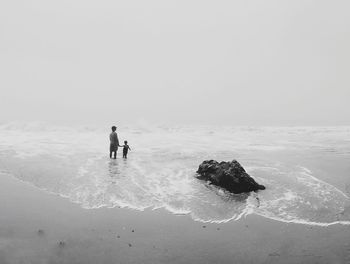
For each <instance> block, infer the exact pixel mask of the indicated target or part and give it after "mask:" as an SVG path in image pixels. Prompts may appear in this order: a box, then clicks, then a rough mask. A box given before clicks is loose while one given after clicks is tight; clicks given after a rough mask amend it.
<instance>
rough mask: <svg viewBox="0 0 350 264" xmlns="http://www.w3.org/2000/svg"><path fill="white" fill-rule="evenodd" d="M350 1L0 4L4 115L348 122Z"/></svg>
mask: <svg viewBox="0 0 350 264" xmlns="http://www.w3.org/2000/svg"><path fill="white" fill-rule="evenodd" d="M349 10H350V2H349V1H347V0H344V1H338V0H335V1H323V0H318V1H310V0H293V1H292V0H289V1H285V0H273V1H272V0H267V1H261V0H250V1H246V0H245V1H243V0H242V1H232V0H230V1H203V0H201V1H199V0H198V1H197V0H196V1H194V0H186V1H182V0H177V1H167V0H157V1H155V0H148V1H145V0H138V1H116V0H99V1H97V0H95V1H91V0H60V1H48V0H11V1H1V3H0V72H1V78H0V89H1V99H0V100H1V102H0V121H11V120H25V121H30V120H42V121H52V122H63V123H69V122H82V123H87V122H100V121H103V122H109V121H111V122H122V123H128V122H130V123H134V122H135V121H137V120H140V119H144V120H149V121H152V122H158V123H163V122H166V123H175V124H178V123H180V124H182V123H190V122H195V123H202V124H203V123H204V124H232V125H234V124H237V125H337V124H350V107H349V99H350V74H349V73H350V49H349V47H350V16H349Z"/></svg>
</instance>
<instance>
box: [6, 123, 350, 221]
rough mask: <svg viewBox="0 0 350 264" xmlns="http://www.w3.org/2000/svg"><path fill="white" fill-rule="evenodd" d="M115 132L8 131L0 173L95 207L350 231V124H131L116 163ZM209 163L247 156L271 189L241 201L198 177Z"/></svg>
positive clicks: (248, 165) (12, 127) (122, 134)
mask: <svg viewBox="0 0 350 264" xmlns="http://www.w3.org/2000/svg"><path fill="white" fill-rule="evenodd" d="M109 129H110V128H109V127H106V128H105V127H104V128H97V127H83V126H80V127H78V126H75V127H73V126H70V127H63V126H61V127H58V126H52V125H47V124H42V123H30V124H20V125H19V124H15V123H8V124H2V125H0V171H1V173H6V174H10V175H12V176H14V177H16V178H17V179H19V180H22V181H24V182H27V183H30V184H32V185H34V186H36V187H37V188H40V189H42V190H45V191H47V192H50V193H53V194H57V195H60V196H62V197H66V198H68V199H69V200H70V201H72V202H74V203H78V204H80V205H81V206H82V207H83V208H86V209H95V208H100V207H107V208H111V210H112V208H115V207H121V208H130V209H135V210H145V209H147V208H149V209H160V208H163V209H165V210H167V211H169V212H171V213H173V214H187V215H190V216H191V218H192V219H193V220H195V221H202V222H212V223H222V222H228V221H235V220H239V219H241V218H242V217H245V216H247V215H250V214H256V215H260V216H262V217H266V218H269V219H274V220H277V221H282V222H286V223H298V224H308V225H318V226H329V225H334V224H344V225H349V224H350V198H349V197H350V179H349V177H348V175H349V173H350V167H349V165H348V160H349V158H350V127H234V126H232V127H230V126H216V127H209V126H176V127H175V126H173V127H169V126H130V127H126V126H124V127H119V128H118V131H117V132H118V135H119V139H120V141H124V140H128V142H129V145H130V147H131V149H132V151H131V152H130V153H129V156H128V159H127V160H125V159H122V158H121V150H119V153H118V155H119V156H118V158H117V159H116V160H113V159H109V152H108V151H109V133H110V131H109ZM207 159H215V160H218V161H230V160H233V159H237V160H238V161H239V162H240V163H241V165H242V166H243V167H244V168H245V169H246V171H247V172H248V173H249V174H250V175H251V176H252V177H253V178H254V179H255V180H256V181H257V182H259V183H260V184H263V185H265V186H266V190H264V191H259V192H257V193H250V194H240V195H234V194H230V193H227V192H226V191H225V190H223V189H220V188H217V187H214V186H212V185H209V184H208V183H206V182H203V181H200V180H198V179H196V177H195V176H196V170H197V168H198V165H199V164H200V163H201V162H202V161H203V160H207ZM0 177H1V175H0Z"/></svg>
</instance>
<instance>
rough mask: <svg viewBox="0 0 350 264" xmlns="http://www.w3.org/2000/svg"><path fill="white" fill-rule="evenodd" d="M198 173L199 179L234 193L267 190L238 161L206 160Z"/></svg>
mask: <svg viewBox="0 0 350 264" xmlns="http://www.w3.org/2000/svg"><path fill="white" fill-rule="evenodd" d="M197 173H198V174H199V176H198V177H197V178H198V179H201V180H206V181H209V182H210V183H211V184H214V185H216V186H219V187H222V188H224V189H226V190H228V191H229V192H232V193H236V194H238V193H245V192H251V191H254V192H256V191H257V190H265V186H263V185H260V184H258V183H257V182H256V181H255V180H254V179H253V178H252V177H250V176H249V175H248V174H247V173H246V171H245V170H244V168H243V167H242V166H241V164H239V162H238V161H236V160H233V161H231V162H225V161H222V162H220V163H219V162H217V161H215V160H206V161H203V162H202V164H201V165H199V168H198V171H197Z"/></svg>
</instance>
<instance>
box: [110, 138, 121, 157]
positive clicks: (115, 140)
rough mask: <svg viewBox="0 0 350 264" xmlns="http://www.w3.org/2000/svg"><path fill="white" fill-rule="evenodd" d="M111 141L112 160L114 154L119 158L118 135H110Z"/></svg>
mask: <svg viewBox="0 0 350 264" xmlns="http://www.w3.org/2000/svg"><path fill="white" fill-rule="evenodd" d="M109 140H110V142H111V144H110V145H109V157H110V158H112V154H114V155H113V156H114V158H115V159H116V158H117V151H118V146H119V140H118V134H117V133H116V132H115V131H114V132H112V133H111V134H110V135H109Z"/></svg>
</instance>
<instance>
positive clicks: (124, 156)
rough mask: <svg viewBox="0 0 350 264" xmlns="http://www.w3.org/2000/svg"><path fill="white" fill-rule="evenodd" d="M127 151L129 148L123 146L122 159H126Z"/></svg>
mask: <svg viewBox="0 0 350 264" xmlns="http://www.w3.org/2000/svg"><path fill="white" fill-rule="evenodd" d="M129 149H130V148H129V146H128V145H124V147H123V158H127V155H128V151H129Z"/></svg>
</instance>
